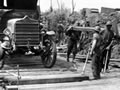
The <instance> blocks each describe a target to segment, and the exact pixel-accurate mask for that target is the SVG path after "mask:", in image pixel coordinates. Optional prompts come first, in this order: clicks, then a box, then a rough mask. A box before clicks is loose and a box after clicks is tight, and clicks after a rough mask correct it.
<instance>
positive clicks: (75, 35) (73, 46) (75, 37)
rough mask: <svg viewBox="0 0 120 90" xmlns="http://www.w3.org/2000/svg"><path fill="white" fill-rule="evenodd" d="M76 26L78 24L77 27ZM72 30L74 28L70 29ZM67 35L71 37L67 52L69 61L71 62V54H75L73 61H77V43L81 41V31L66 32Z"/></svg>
mask: <svg viewBox="0 0 120 90" xmlns="http://www.w3.org/2000/svg"><path fill="white" fill-rule="evenodd" d="M74 26H76V23H75V25H74ZM77 26H79V22H78V23H77ZM70 29H72V28H70ZM66 35H67V36H69V39H68V46H67V48H68V50H67V61H68V62H69V56H70V54H71V52H72V53H73V61H74V59H75V56H76V54H77V51H78V50H77V42H78V41H79V39H80V35H81V32H80V31H79V32H78V31H73V30H69V29H68V31H67V32H66Z"/></svg>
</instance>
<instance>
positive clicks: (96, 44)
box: [90, 26, 102, 79]
mask: <svg viewBox="0 0 120 90" xmlns="http://www.w3.org/2000/svg"><path fill="white" fill-rule="evenodd" d="M101 43H102V37H101V36H100V27H99V26H96V27H95V31H94V34H93V40H92V46H91V51H90V55H91V57H92V74H93V79H100V70H101V69H100V67H101V66H100V65H101V64H100V57H101V56H100V53H101V49H100V45H101Z"/></svg>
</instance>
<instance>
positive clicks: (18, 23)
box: [0, 0, 57, 69]
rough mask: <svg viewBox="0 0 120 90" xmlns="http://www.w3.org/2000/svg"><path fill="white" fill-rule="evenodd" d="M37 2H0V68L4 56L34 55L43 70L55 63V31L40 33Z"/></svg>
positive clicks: (32, 0) (13, 0)
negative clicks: (0, 12) (41, 64)
mask: <svg viewBox="0 0 120 90" xmlns="http://www.w3.org/2000/svg"><path fill="white" fill-rule="evenodd" d="M37 3H38V0H0V10H2V14H1V20H0V69H2V68H3V66H4V63H5V61H4V57H5V56H6V55H12V56H14V55H17V54H21V55H23V56H24V55H27V56H31V55H32V56H33V55H35V56H36V55H38V56H40V57H41V59H40V60H42V63H43V65H44V66H45V67H46V68H51V67H53V65H54V64H55V62H56V57H57V52H56V43H55V32H54V31H44V30H42V28H43V25H42V24H40V19H39V18H40V17H39V16H40V14H39V11H38V9H37V8H38V7H37ZM3 11H4V12H3Z"/></svg>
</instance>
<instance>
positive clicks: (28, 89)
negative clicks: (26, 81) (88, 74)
mask: <svg viewBox="0 0 120 90" xmlns="http://www.w3.org/2000/svg"><path fill="white" fill-rule="evenodd" d="M80 85H82V83H81V82H69V83H54V84H32V85H18V86H17V85H12V86H6V90H18V89H19V90H55V88H61V87H62V88H65V87H75V86H80Z"/></svg>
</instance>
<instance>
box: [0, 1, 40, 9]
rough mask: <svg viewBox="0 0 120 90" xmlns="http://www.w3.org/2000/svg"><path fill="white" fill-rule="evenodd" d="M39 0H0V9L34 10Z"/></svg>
mask: <svg viewBox="0 0 120 90" xmlns="http://www.w3.org/2000/svg"><path fill="white" fill-rule="evenodd" d="M37 1H38V0H6V5H5V0H0V9H27V10H34V9H36V8H37Z"/></svg>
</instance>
